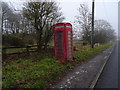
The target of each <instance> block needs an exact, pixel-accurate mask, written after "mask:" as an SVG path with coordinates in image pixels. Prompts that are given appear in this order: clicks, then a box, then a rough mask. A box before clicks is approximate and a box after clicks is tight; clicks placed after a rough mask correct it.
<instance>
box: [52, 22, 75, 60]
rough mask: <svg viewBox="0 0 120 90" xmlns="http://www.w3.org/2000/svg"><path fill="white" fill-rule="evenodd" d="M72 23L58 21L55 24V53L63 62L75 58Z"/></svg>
mask: <svg viewBox="0 0 120 90" xmlns="http://www.w3.org/2000/svg"><path fill="white" fill-rule="evenodd" d="M72 37H73V35H72V25H71V24H70V23H57V24H55V25H54V55H55V57H56V58H57V59H58V60H60V61H61V62H65V61H66V60H73V39H72Z"/></svg>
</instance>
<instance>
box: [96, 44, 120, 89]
mask: <svg viewBox="0 0 120 90" xmlns="http://www.w3.org/2000/svg"><path fill="white" fill-rule="evenodd" d="M118 46H119V47H118ZM118 48H119V49H120V42H119V43H117V44H116V46H115V49H114V50H113V53H112V54H111V56H110V58H109V60H108V62H107V64H106V66H105V68H104V70H103V72H102V74H101V75H100V78H99V79H98V82H97V84H96V86H95V88H118V63H119V64H120V61H119V62H118V60H119V59H120V53H119V54H118ZM118 58H119V59H118ZM119 73H120V72H119ZM119 87H120V86H119Z"/></svg>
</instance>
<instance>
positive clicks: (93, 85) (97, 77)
mask: <svg viewBox="0 0 120 90" xmlns="http://www.w3.org/2000/svg"><path fill="white" fill-rule="evenodd" d="M111 47H112V50H111V53H110V54H109V55H108V56H106V57H105V58H104V59H105V61H104V63H103V64H102V65H101V67H100V70H99V71H98V73H97V75H96V77H95V78H94V80H93V81H92V83H91V84H90V86H89V88H90V89H91V88H94V87H95V85H96V83H97V81H98V79H99V77H100V75H101V73H102V71H103V70H104V68H105V65H106V63H107V61H108V60H109V58H110V56H111V54H112V52H113V50H114V47H115V44H114V45H113V46H111Z"/></svg>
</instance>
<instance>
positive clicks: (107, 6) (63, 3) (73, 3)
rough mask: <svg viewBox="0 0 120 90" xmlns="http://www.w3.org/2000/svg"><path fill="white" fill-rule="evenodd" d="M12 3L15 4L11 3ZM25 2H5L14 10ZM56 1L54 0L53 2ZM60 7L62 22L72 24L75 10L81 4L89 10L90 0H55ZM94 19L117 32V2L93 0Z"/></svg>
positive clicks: (75, 13) (15, 0) (114, 0)
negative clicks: (105, 23) (103, 22)
mask: <svg viewBox="0 0 120 90" xmlns="http://www.w3.org/2000/svg"><path fill="white" fill-rule="evenodd" d="M12 1H14V2H15V3H12ZM23 1H26V0H20V1H17V0H6V2H11V5H13V6H15V8H16V9H17V8H19V7H21V6H22V5H21V4H22V2H23ZM55 1H56V0H55ZM57 1H58V2H59V5H60V7H61V11H62V12H63V15H64V16H65V20H64V22H70V23H73V22H74V19H75V16H76V15H78V11H77V9H78V8H79V5H80V4H81V3H86V4H88V6H89V9H90V10H91V6H92V0H57ZM95 19H104V20H107V21H108V22H109V23H110V24H111V25H112V26H113V28H114V29H115V30H116V32H117V30H118V0H95Z"/></svg>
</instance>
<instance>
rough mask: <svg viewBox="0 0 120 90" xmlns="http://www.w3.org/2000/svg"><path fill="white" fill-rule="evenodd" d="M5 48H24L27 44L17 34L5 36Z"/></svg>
mask: <svg viewBox="0 0 120 90" xmlns="http://www.w3.org/2000/svg"><path fill="white" fill-rule="evenodd" d="M2 38H3V46H24V45H25V42H24V41H23V40H22V38H21V37H19V35H17V34H9V35H8V34H7V35H3V36H2Z"/></svg>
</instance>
